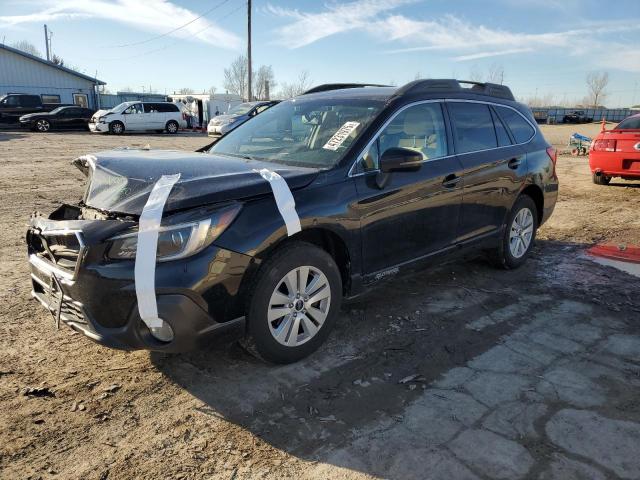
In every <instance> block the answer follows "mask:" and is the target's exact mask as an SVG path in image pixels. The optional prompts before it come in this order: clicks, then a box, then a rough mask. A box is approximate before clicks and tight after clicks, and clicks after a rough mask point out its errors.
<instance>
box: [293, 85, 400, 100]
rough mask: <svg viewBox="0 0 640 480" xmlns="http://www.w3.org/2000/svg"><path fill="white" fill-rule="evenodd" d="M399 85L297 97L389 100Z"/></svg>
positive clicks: (328, 91) (349, 89)
mask: <svg viewBox="0 0 640 480" xmlns="http://www.w3.org/2000/svg"><path fill="white" fill-rule="evenodd" d="M397 90H398V87H357V88H340V89H336V90H326V91H323V92H316V93H307V94H304V95H300V96H298V97H296V98H305V99H306V98H336V97H338V98H354V99H355V98H360V99H372V100H387V99H389V98H390V97H391V96H392V95H393V94H394V93H395V92H396V91H397Z"/></svg>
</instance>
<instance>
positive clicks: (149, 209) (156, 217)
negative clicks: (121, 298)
mask: <svg viewBox="0 0 640 480" xmlns="http://www.w3.org/2000/svg"><path fill="white" fill-rule="evenodd" d="M179 179H180V174H179V173H177V174H175V175H163V176H162V177H160V180H158V181H157V182H156V184H155V185H154V186H153V190H151V194H150V195H149V199H148V200H147V203H146V204H145V206H144V208H143V209H142V214H141V215H140V223H139V227H138V245H137V247H136V265H135V285H136V296H137V297H138V312H140V318H142V321H143V322H144V323H146V324H147V326H148V327H149V328H160V327H161V326H162V320H161V319H160V318H158V303H157V300H156V252H157V250H158V229H159V228H160V222H161V221H162V212H163V210H164V205H165V203H166V202H167V198H168V197H169V193H170V192H171V189H172V188H173V185H174V184H175V183H176V182H177V181H178V180H179Z"/></svg>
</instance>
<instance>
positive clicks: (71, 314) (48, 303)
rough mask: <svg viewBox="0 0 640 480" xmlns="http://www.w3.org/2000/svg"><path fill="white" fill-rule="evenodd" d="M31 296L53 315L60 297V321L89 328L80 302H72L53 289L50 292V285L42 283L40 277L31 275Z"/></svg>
mask: <svg viewBox="0 0 640 480" xmlns="http://www.w3.org/2000/svg"><path fill="white" fill-rule="evenodd" d="M31 280H32V287H33V291H32V292H33V296H34V297H36V298H37V299H38V300H39V301H40V303H42V305H44V306H45V307H46V308H47V309H49V310H50V311H51V312H52V313H53V314H54V315H55V314H56V313H57V309H58V303H59V302H60V299H61V297H62V305H61V306H60V320H62V321H63V322H65V323H67V324H71V323H73V324H76V325H79V326H81V327H83V328H89V329H90V324H89V322H88V321H87V318H86V315H85V313H84V308H83V305H82V304H81V303H80V302H77V301H75V300H73V299H72V298H70V297H68V296H67V295H63V294H62V293H61V292H59V291H57V290H56V289H55V288H54V290H53V292H52V290H51V285H50V283H48V282H46V281H44V280H43V279H42V278H40V276H37V275H34V274H32V275H31Z"/></svg>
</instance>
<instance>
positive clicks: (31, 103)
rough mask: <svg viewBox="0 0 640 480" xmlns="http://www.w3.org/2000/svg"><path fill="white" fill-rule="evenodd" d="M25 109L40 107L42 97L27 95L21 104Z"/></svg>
mask: <svg viewBox="0 0 640 480" xmlns="http://www.w3.org/2000/svg"><path fill="white" fill-rule="evenodd" d="M20 103H21V104H22V106H23V107H39V106H40V103H41V100H40V97H37V96H35V95H25V96H24V97H22V98H21V102H20Z"/></svg>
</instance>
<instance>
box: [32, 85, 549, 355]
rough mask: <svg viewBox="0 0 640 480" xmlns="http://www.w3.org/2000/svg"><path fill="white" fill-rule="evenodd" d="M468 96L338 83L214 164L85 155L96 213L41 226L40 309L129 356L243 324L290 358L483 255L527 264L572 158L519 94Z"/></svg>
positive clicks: (125, 154)
mask: <svg viewBox="0 0 640 480" xmlns="http://www.w3.org/2000/svg"><path fill="white" fill-rule="evenodd" d="M463 85H466V84H461V83H459V82H458V81H456V80H418V81H414V82H411V83H409V84H407V85H405V86H403V87H401V88H396V87H368V86H362V85H351V87H352V88H346V86H345V84H340V88H336V86H334V85H323V86H320V87H316V88H314V89H311V90H310V91H308V92H307V93H305V94H303V95H301V96H298V97H296V98H294V99H292V100H288V101H284V102H282V103H280V104H278V105H276V106H274V107H272V108H270V109H268V110H267V111H265V112H264V113H262V114H260V115H258V116H257V117H256V118H254V119H253V120H251V121H250V122H247V123H245V124H244V125H241V126H240V127H238V128H237V129H235V130H233V131H232V132H230V133H228V134H227V135H225V136H223V137H222V138H221V139H219V140H218V141H217V142H215V143H214V144H213V145H212V146H211V147H210V148H209V149H208V150H207V151H206V152H202V153H198V152H195V153H187V152H182V151H172V150H167V151H162V150H160V151H155V150H132V149H127V150H112V151H105V152H100V153H96V154H95V155H91V156H84V157H80V158H79V159H77V160H76V162H75V163H76V165H77V166H78V167H79V168H80V169H81V170H82V171H83V172H84V173H85V174H86V175H87V176H88V187H87V190H86V193H85V196H84V198H83V201H82V202H81V203H79V204H78V205H62V206H60V207H59V208H58V209H57V210H55V211H54V212H53V213H52V214H51V215H49V217H48V218H44V217H34V218H32V220H31V224H30V227H29V229H28V232H27V245H28V251H29V262H30V266H31V274H32V275H31V278H32V282H33V296H34V297H35V298H37V299H38V300H39V301H40V302H42V304H43V305H44V306H45V307H46V308H48V309H49V310H51V311H52V313H53V314H54V317H55V318H56V319H57V321H58V322H60V321H62V322H64V323H66V324H68V325H69V326H70V327H71V328H73V329H75V330H77V331H79V332H82V333H84V334H85V335H87V336H88V337H90V338H91V339H93V340H95V341H97V342H100V343H102V344H104V345H108V346H111V347H116V348H124V349H149V350H159V351H167V352H176V351H185V350H189V349H192V348H194V347H196V346H198V345H202V344H206V343H207V342H208V341H209V340H210V338H211V337H213V336H215V335H219V334H221V333H223V332H227V333H231V331H235V330H236V329H237V330H239V333H240V335H242V337H243V339H244V340H243V341H244V344H245V345H246V346H247V347H248V348H249V349H251V350H252V351H254V352H257V353H258V354H259V355H260V356H261V357H262V358H264V359H267V360H269V361H272V362H282V363H286V362H292V361H296V360H298V359H300V358H302V357H304V356H306V355H308V354H310V353H311V352H313V351H314V350H315V349H317V348H318V347H319V346H320V344H321V343H322V342H323V341H324V340H325V339H326V338H327V335H328V334H329V331H330V330H331V328H332V327H333V325H334V324H335V322H336V320H337V316H338V311H339V309H340V304H341V302H342V300H343V298H355V297H358V296H360V295H362V294H363V293H364V292H366V291H367V290H368V289H370V288H372V287H374V286H376V285H378V284H379V283H381V282H382V281H384V280H388V279H391V278H394V277H396V276H397V275H400V274H403V273H406V272H409V271H413V270H415V269H416V268H421V267H423V266H425V265H428V264H431V263H434V262H438V261H442V259H444V258H449V257H450V256H451V255H454V254H458V253H460V252H465V251H468V250H469V249H471V248H474V249H483V250H487V251H488V252H489V253H490V256H491V258H492V259H493V261H494V262H495V263H496V265H498V266H500V267H503V268H517V267H519V266H520V265H522V264H523V263H524V262H525V261H526V259H527V257H528V256H529V254H530V252H531V249H532V246H533V244H534V240H535V236H536V230H537V228H538V227H539V226H540V225H541V224H542V223H544V222H545V221H546V220H547V219H548V218H549V216H550V215H551V213H552V212H553V209H554V206H555V204H556V199H557V196H558V178H557V176H556V172H555V162H556V152H555V150H554V149H553V148H552V147H551V146H550V145H549V143H548V142H547V141H546V140H545V139H544V138H543V136H542V133H541V132H540V130H539V129H538V127H537V125H536V123H535V121H534V119H533V116H532V115H531V113H530V110H529V109H528V108H527V107H526V106H524V105H522V104H520V103H517V102H516V101H515V100H514V97H513V95H512V93H511V91H510V90H509V88H508V87H506V86H503V85H494V84H489V83H487V84H481V83H473V84H472V85H471V88H466V87H463ZM178 175H179V176H178ZM143 222H144V225H143V227H142V231H139V226H140V224H141V223H143ZM156 222H157V223H156ZM158 224H159V225H160V226H159V227H158V229H157V230H156V229H155V228H156V227H155V226H153V225H158ZM150 225H151V227H150ZM156 231H157V247H156V246H155V243H154V241H153V238H154V237H153V235H155V234H154V233H153V232H156ZM150 232H151V233H150ZM139 242H140V243H139ZM154 309H155V310H154Z"/></svg>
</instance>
